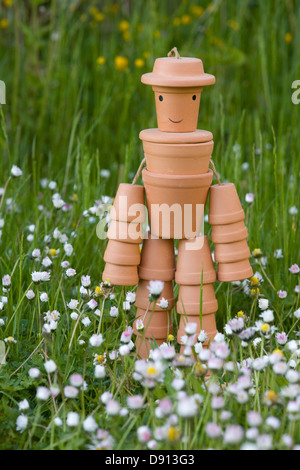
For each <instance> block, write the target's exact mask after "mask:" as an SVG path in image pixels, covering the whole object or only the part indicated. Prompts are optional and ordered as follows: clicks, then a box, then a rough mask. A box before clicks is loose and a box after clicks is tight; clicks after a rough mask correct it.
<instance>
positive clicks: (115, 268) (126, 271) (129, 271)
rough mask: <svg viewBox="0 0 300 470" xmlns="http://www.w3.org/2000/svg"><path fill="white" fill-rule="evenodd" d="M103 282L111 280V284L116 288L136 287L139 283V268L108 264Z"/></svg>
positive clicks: (103, 275)
mask: <svg viewBox="0 0 300 470" xmlns="http://www.w3.org/2000/svg"><path fill="white" fill-rule="evenodd" d="M102 280H103V281H106V280H109V281H110V282H111V284H113V285H116V286H135V285H136V284H137V283H138V281H139V278H138V271H137V266H120V265H117V264H111V263H106V265H105V268H104V271H103V274H102Z"/></svg>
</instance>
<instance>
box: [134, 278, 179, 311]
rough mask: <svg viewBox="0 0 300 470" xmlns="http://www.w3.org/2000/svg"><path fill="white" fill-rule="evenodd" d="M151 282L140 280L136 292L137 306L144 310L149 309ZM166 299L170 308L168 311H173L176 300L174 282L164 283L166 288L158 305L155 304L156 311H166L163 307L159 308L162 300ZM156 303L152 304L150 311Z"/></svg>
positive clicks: (158, 300) (157, 302)
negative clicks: (149, 287)
mask: <svg viewBox="0 0 300 470" xmlns="http://www.w3.org/2000/svg"><path fill="white" fill-rule="evenodd" d="M148 286H149V281H148V280H144V279H140V281H139V284H138V287H137V290H136V298H135V304H134V305H135V306H136V307H139V308H142V309H147V308H148V305H149V298H148V297H149V289H148ZM162 298H164V299H166V300H167V301H168V303H169V306H168V309H169V310H171V309H172V308H173V307H174V305H175V298H174V292H173V282H172V281H166V282H165V283H164V288H163V291H162V293H161V296H160V297H159V298H158V299H157V301H156V304H155V310H158V311H164V310H165V309H162V308H161V307H159V306H158V304H159V302H160V300H161V299H162ZM153 305H154V303H153V302H152V303H151V304H150V307H149V310H151V311H152V309H153Z"/></svg>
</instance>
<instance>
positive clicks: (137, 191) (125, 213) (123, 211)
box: [110, 183, 146, 223]
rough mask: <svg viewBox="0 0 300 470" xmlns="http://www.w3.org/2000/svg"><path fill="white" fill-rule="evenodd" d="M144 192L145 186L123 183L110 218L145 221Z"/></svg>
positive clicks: (124, 220)
mask: <svg viewBox="0 0 300 470" xmlns="http://www.w3.org/2000/svg"><path fill="white" fill-rule="evenodd" d="M144 193H145V191H144V187H143V186H139V185H134V184H126V183H121V184H120V185H119V188H118V191H117V194H116V197H115V200H114V204H113V207H112V209H111V211H110V218H111V219H112V220H119V221H121V222H132V221H134V222H135V223H143V222H145V220H146V215H145V194H144Z"/></svg>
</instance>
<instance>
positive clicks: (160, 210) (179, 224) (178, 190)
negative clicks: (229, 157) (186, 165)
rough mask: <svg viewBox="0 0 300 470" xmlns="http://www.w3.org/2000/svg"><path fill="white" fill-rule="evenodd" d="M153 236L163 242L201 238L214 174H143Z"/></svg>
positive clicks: (147, 172)
mask: <svg viewBox="0 0 300 470" xmlns="http://www.w3.org/2000/svg"><path fill="white" fill-rule="evenodd" d="M142 174H143V181H144V185H145V191H146V199H147V207H148V212H149V224H150V228H151V233H152V234H153V235H155V236H158V237H161V238H174V239H183V238H194V237H196V236H198V235H199V233H200V231H201V227H202V222H203V218H204V207H205V203H206V198H207V194H208V190H209V187H210V185H211V182H212V178H213V172H212V171H211V170H209V171H208V172H207V173H205V174H203V175H183V176H180V175H163V174H161V173H151V172H150V171H148V170H147V169H144V170H143V173H142Z"/></svg>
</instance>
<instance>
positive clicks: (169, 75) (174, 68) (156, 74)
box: [141, 57, 216, 87]
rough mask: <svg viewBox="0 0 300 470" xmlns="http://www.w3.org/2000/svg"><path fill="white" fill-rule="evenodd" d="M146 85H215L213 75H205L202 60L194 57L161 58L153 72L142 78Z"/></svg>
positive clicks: (155, 64) (156, 62) (155, 63)
mask: <svg viewBox="0 0 300 470" xmlns="http://www.w3.org/2000/svg"><path fill="white" fill-rule="evenodd" d="M141 81H142V83H145V84H146V85H158V86H164V87H165V86H166V87H203V86H207V85H213V84H214V83H215V81H216V79H215V77H214V76H213V75H210V74H207V73H204V68H203V63H202V60H201V59H197V58H193V57H180V59H177V58H176V57H160V58H158V59H156V60H155V62H154V66H153V72H151V73H145V74H144V75H142V77H141Z"/></svg>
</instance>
